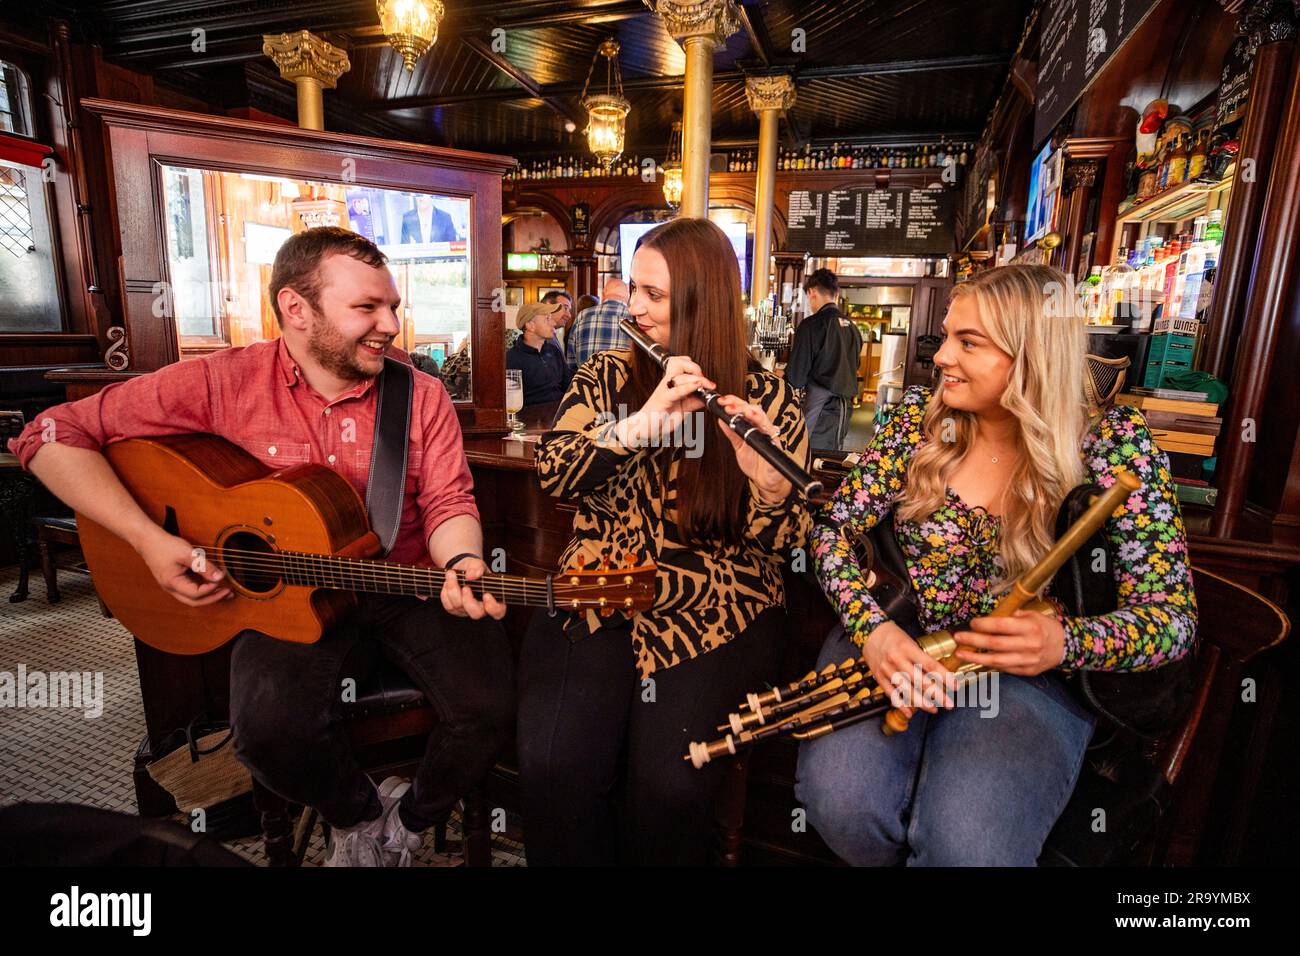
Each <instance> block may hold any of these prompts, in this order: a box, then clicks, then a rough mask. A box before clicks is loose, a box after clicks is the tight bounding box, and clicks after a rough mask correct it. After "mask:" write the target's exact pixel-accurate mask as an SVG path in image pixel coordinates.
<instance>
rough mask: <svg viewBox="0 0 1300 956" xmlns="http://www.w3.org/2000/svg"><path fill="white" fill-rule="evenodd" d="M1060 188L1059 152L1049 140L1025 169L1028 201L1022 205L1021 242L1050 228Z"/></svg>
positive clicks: (1035, 236)
mask: <svg viewBox="0 0 1300 956" xmlns="http://www.w3.org/2000/svg"><path fill="white" fill-rule="evenodd" d="M1060 188H1061V154H1060V153H1055V154H1054V153H1053V152H1052V144H1051V143H1050V142H1049V143H1048V144H1047V145H1046V146H1044V147H1043V151H1042V152H1041V153H1039V154H1038V156H1037V157H1035V158H1034V164H1033V166H1031V167H1030V170H1029V204H1028V206H1027V207H1026V208H1025V245H1026V246H1028V245H1029V244H1030V243H1031V242H1035V241H1037V240H1039V239H1041V238H1042V237H1043V236H1045V235H1047V234H1048V233H1049V232H1051V231H1052V228H1053V225H1054V223H1055V220H1056V197H1057V196H1058V195H1060Z"/></svg>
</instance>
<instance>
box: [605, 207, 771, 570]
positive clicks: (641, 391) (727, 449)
mask: <svg viewBox="0 0 1300 956" xmlns="http://www.w3.org/2000/svg"><path fill="white" fill-rule="evenodd" d="M636 247H637V249H654V250H655V251H656V252H658V253H659V254H660V255H662V256H663V257H664V261H665V262H666V263H667V264H668V274H669V276H670V277H671V281H670V288H669V292H668V305H669V316H670V319H669V321H670V323H671V326H670V329H669V336H668V351H669V352H670V353H671V354H673V355H687V356H690V358H691V359H692V360H693V361H694V362H695V363H696V364H697V365H699V366H700V368H701V369H702V370H703V371H704V374H705V376H707V377H708V378H709V379H711V380H712V381H713V382H714V383H716V384H717V386H718V393H719V394H721V395H738V396H740V397H741V398H745V397H746V395H745V373H746V372H747V371H748V370H749V368H750V366H751V362H750V357H749V349H748V348H747V346H746V342H747V340H748V335H747V334H746V329H745V311H744V301H743V300H742V298H741V293H740V270H739V268H738V267H737V265H736V254H735V252H734V251H733V249H732V247H731V241H730V240H729V239H728V238H727V235H726V233H724V232H723V231H722V230H721V229H719V228H718V227H717V226H715V225H714V224H713V223H711V222H709V221H708V220H707V219H690V218H678V219H674V220H672V221H671V222H666V223H664V224H663V225H660V226H656V227H655V228H654V229H651V230H650V231H649V232H647V233H646V234H645V235H644V236H642V237H641V239H640V241H638V242H637V244H636ZM662 378H663V371H662V370H661V369H660V368H659V366H658V365H656V364H655V363H654V361H653V360H652V359H651V358H650V357H649V356H647V355H646V354H645V353H644V352H642V351H641V350H640V349H638V348H636V347H635V346H633V348H632V370H631V374H630V375H629V376H628V380H627V382H625V383H624V385H623V388H622V390H621V391H620V393H619V401H621V402H624V403H626V405H627V407H628V408H640V407H641V406H642V405H643V404H645V401H646V399H648V398H649V397H650V393H651V392H653V391H654V390H655V387H656V386H657V385H658V384H659V381H660V379H662ZM701 414H702V415H704V416H705V421H704V429H703V430H704V435H703V454H701V455H699V456H697V457H694V458H692V457H688V456H686V455H684V454H683V450H682V449H681V448H666V449H662V450H660V451H659V452H658V453H657V454H658V455H659V456H660V458H659V461H660V464H661V467H662V469H663V474H664V475H665V476H667V475H668V474H669V467H670V464H671V462H672V461H673V460H674V459H676V460H677V462H678V466H677V526H678V528H679V529H680V530H681V532H682V537H683V540H684V541H687V542H689V543H691V544H692V545H695V546H697V547H709V546H714V545H716V544H717V543H718V542H719V541H721V542H724V543H727V544H737V543H739V542H740V540H741V535H742V534H743V531H744V514H745V513H744V509H743V507H742V504H743V501H744V496H745V489H746V485H747V484H748V479H746V478H745V475H744V473H743V472H742V471H741V470H740V466H739V465H737V464H736V454H735V452H734V451H733V450H732V448H731V443H730V442H728V441H727V438H726V436H725V435H722V434H720V433H719V431H718V427H717V425H715V424H714V423H713V422H714V418H713V415H712V414H710V413H709V412H701ZM666 490H667V489H664V491H666Z"/></svg>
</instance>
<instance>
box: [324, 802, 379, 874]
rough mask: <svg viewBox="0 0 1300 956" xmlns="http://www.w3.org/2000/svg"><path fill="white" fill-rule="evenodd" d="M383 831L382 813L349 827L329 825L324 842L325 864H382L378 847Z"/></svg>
mask: <svg viewBox="0 0 1300 956" xmlns="http://www.w3.org/2000/svg"><path fill="white" fill-rule="evenodd" d="M383 833H384V815H383V814H382V813H381V814H380V815H379V816H378V817H376V818H375V819H374V820H367V821H365V822H364V823H358V824H357V825H356V826H351V827H330V835H329V840H328V841H327V842H326V844H325V863H324V865H325V866H376V867H378V866H383V865H384V854H383V851H382V850H380V848H379V843H380V840H381V839H382V838H383Z"/></svg>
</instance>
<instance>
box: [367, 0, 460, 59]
mask: <svg viewBox="0 0 1300 956" xmlns="http://www.w3.org/2000/svg"><path fill="white" fill-rule="evenodd" d="M377 6H378V8H379V26H380V29H382V30H383V31H384V36H386V37H387V38H388V43H389V45H390V46H392V48H393V49H394V50H396V51H397V52H398V53H400V54H401V55H402V62H403V63H404V64H405V65H406V71H407V72H408V73H409V72H411V71H412V70H414V69H415V61H416V60H418V59H419V58H420V57H421V56H423V55H424V53H425V51H426V50H428V49H429V47H431V46H433V45H434V44H435V43H437V42H438V25H439V24H440V23H442V16H443V14H444V13H445V12H446V7H444V6H443V5H442V2H441V0H378V3H377Z"/></svg>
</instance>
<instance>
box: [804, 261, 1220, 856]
mask: <svg viewBox="0 0 1300 956" xmlns="http://www.w3.org/2000/svg"><path fill="white" fill-rule="evenodd" d="M1070 290H1071V287H1070V286H1069V285H1068V284H1067V282H1066V279H1065V276H1064V275H1062V274H1061V273H1059V272H1057V271H1056V270H1054V269H1049V268H1047V267H1044V266H1009V267H1006V268H1001V269H995V270H992V271H990V272H987V273H985V274H984V275H982V276H979V277H978V278H976V279H974V280H972V281H970V282H967V283H965V284H963V285H959V286H957V288H956V290H955V292H954V295H953V299H952V303H951V305H950V307H949V310H948V314H947V318H946V319H945V321H944V341H943V346H942V348H941V349H940V350H939V352H938V353H937V354H936V355H935V359H934V360H935V364H936V366H938V368H939V370H940V371H941V372H942V373H943V378H942V382H941V384H939V385H938V387H937V388H936V389H935V390H934V391H931V390H929V389H925V388H912V389H909V390H907V392H906V393H905V394H904V397H903V399H902V402H901V403H900V404H899V405H898V406H897V407H896V408H895V409H893V411H892V414H891V415H890V416H889V418H888V419H887V420H886V421H885V422H884V423H883V424H882V425H881V426H880V428H879V429H878V431H877V432H876V434H875V435H874V437H873V438H872V440H871V442H870V444H869V445H868V446H867V449H866V453H865V455H864V456H863V459H862V460H861V462H860V463H859V464H858V465H857V466H856V467H855V468H854V470H853V471H852V472H851V473H850V474H849V476H848V477H847V478H846V479H845V481H844V483H843V484H842V485H841V486H840V488H839V489H838V490H837V491H836V493H835V495H834V496H833V498H832V499H831V500H830V501H829V502H828V503H827V504H826V506H825V507H824V508H823V509H822V510H821V511H820V513H819V514H818V515H817V516H815V525H814V528H813V532H812V547H813V556H814V565H815V568H816V572H817V576H818V578H819V580H820V582H821V585H822V588H823V589H824V590H825V592H826V594H827V595H828V596H829V598H830V600H831V602H832V604H834V605H835V607H836V608H837V610H838V612H839V616H840V619H841V621H842V623H843V628H842V629H839V628H837V629H836V630H835V631H833V632H832V633H831V635H830V636H829V637H828V639H827V642H826V645H825V646H824V647H823V650H822V656H821V660H820V662H819V663H818V667H821V666H823V665H825V664H826V663H828V662H831V661H841V660H844V659H845V658H847V657H850V656H853V655H861V656H862V657H863V658H864V659H865V661H866V663H867V665H868V666H869V667H870V669H871V672H872V674H873V675H874V676H875V678H876V679H877V680H878V681H880V682H881V686H883V687H885V688H886V689H889V690H891V692H893V691H896V692H897V693H899V694H902V695H903V697H902V698H901V699H902V701H904V702H906V703H908V704H910V705H911V706H908V707H904V708H903V710H904V713H905V714H908V715H909V716H912V717H913V719H912V725H911V729H910V730H909V731H908V732H907V733H905V734H900V735H896V736H892V737H891V736H886V735H884V734H882V733H881V732H880V725H879V721H878V720H871V721H865V722H863V723H861V724H857V725H855V726H853V727H851V728H847V729H845V730H843V731H841V732H839V733H834V734H830V735H828V736H826V737H823V738H821V739H818V740H815V741H811V742H808V743H805V744H803V745H802V746H801V748H800V754H799V769H798V786H797V790H796V793H797V795H798V797H799V799H800V800H801V801H802V802H803V803H804V805H805V806H806V807H807V810H808V819H809V821H810V822H811V823H812V824H813V825H814V826H815V827H816V829H817V831H818V832H819V833H820V834H821V836H822V837H823V838H824V839H825V840H826V842H827V844H828V845H829V846H830V847H831V848H832V849H833V850H834V851H835V852H836V853H837V854H839V855H840V856H841V857H843V858H844V859H845V860H847V861H849V862H851V863H854V864H859V865H875V866H887V865H896V864H900V863H906V864H909V865H1022V866H1033V865H1034V864H1035V862H1036V861H1037V859H1038V857H1039V853H1040V851H1041V850H1042V848H1043V845H1044V842H1045V840H1046V838H1047V836H1048V834H1049V832H1050V831H1051V829H1052V826H1053V824H1054V823H1055V821H1056V820H1057V818H1058V817H1059V816H1060V814H1061V811H1062V810H1063V809H1064V807H1065V804H1066V802H1067V801H1068V799H1069V797H1070V795H1071V792H1072V791H1073V789H1074V785H1075V782H1076V780H1077V778H1078V775H1079V772H1080V768H1081V765H1082V762H1083V758H1084V751H1085V749H1086V748H1087V746H1088V742H1089V739H1090V737H1091V736H1092V731H1093V727H1094V715H1093V713H1092V712H1091V711H1090V710H1089V709H1088V708H1087V707H1085V706H1084V705H1083V704H1082V703H1081V702H1080V700H1079V699H1077V698H1076V697H1075V695H1074V693H1073V691H1072V689H1071V688H1070V687H1069V686H1067V684H1066V681H1065V679H1064V678H1065V675H1066V674H1067V673H1068V672H1070V671H1078V670H1103V671H1135V670H1144V669H1150V668H1157V667H1160V666H1161V665H1163V664H1167V663H1169V662H1171V661H1174V660H1176V659H1178V658H1180V657H1181V656H1183V655H1184V654H1186V653H1187V652H1188V650H1189V649H1190V648H1191V647H1192V643H1193V640H1194V635H1195V628H1196V602H1195V597H1194V595H1193V593H1192V579H1191V571H1190V568H1189V565H1188V558H1187V539H1186V534H1185V532H1184V529H1183V523H1182V519H1181V516H1180V514H1179V510H1178V502H1177V499H1176V498H1175V495H1174V486H1173V482H1172V479H1171V477H1170V474H1169V467H1168V459H1167V458H1166V456H1165V454H1164V453H1163V452H1162V451H1161V450H1160V449H1159V448H1158V447H1156V445H1155V443H1154V442H1153V441H1152V437H1151V432H1150V431H1149V429H1148V428H1147V425H1146V422H1145V421H1144V419H1143V418H1142V415H1141V414H1140V413H1139V412H1138V411H1137V410H1136V409H1133V408H1131V407H1126V406H1112V407H1110V408H1109V409H1107V410H1105V411H1104V412H1101V413H1099V414H1093V413H1091V412H1090V410H1089V406H1088V403H1087V401H1086V398H1085V391H1084V381H1083V377H1084V375H1085V374H1086V370H1085V364H1084V363H1085V359H1084V340H1083V336H1084V332H1083V325H1082V321H1081V319H1080V318H1078V317H1077V316H1076V315H1075V314H1074V310H1073V309H1071V308H1069V307H1068V305H1065V304H1064V303H1066V302H1067V298H1068V296H1070V295H1072V292H1071V291H1070ZM1116 468H1124V469H1127V470H1129V471H1130V472H1132V473H1133V474H1134V475H1135V476H1136V477H1137V478H1138V479H1140V480H1141V482H1142V488H1141V489H1140V490H1139V491H1135V492H1134V493H1133V494H1132V495H1130V496H1129V498H1128V499H1127V502H1126V503H1125V504H1124V506H1123V507H1122V509H1120V510H1118V511H1117V512H1115V513H1114V514H1113V515H1112V516H1111V517H1110V518H1109V519H1108V521H1107V522H1106V525H1105V526H1104V536H1105V539H1106V541H1107V551H1108V553H1107V554H1105V555H1103V556H1102V558H1103V559H1104V560H1105V561H1106V562H1108V563H1107V565H1106V568H1107V569H1108V570H1109V571H1110V573H1111V574H1112V576H1113V579H1114V582H1115V585H1116V591H1117V595H1118V603H1119V606H1118V608H1117V609H1116V610H1114V611H1113V612H1111V613H1107V614H1101V615H1098V616H1094V617H1071V616H1068V615H1066V614H1065V613H1064V609H1063V607H1062V606H1061V605H1060V604H1059V603H1058V604H1056V605H1055V606H1056V608H1057V611H1058V613H1056V614H1054V615H1044V614H1040V613H1037V612H1032V611H1019V612H1017V613H1016V614H1015V615H1014V616H1009V617H988V616H985V615H987V614H988V613H989V611H990V610H991V609H992V608H993V607H994V605H995V604H996V599H997V593H998V591H999V588H1000V587H1001V586H1002V585H1003V584H1005V583H1008V582H1010V581H1012V580H1014V579H1015V578H1016V577H1017V576H1019V575H1020V574H1021V573H1022V572H1024V571H1025V570H1027V569H1028V568H1030V567H1032V566H1033V565H1034V563H1035V562H1036V561H1037V559H1038V558H1040V557H1041V556H1042V555H1043V554H1044V553H1045V552H1046V551H1047V549H1048V548H1049V547H1050V545H1051V543H1052V532H1053V522H1054V519H1055V516H1056V514H1057V510H1058V508H1059V507H1060V505H1061V502H1062V501H1063V499H1064V498H1065V496H1066V495H1067V494H1068V493H1069V492H1070V490H1071V489H1072V488H1074V487H1075V486H1076V485H1079V484H1081V483H1085V482H1096V483H1098V484H1100V485H1102V486H1104V487H1109V486H1110V485H1111V484H1112V483H1113V482H1114V477H1113V476H1112V471H1113V470H1114V469H1116ZM891 508H892V521H893V529H894V533H895V535H896V537H897V539H898V542H899V545H900V547H901V550H902V552H903V554H904V556H905V558H906V562H907V569H908V573H909V575H910V578H911V581H912V584H913V586H914V588H915V592H916V603H917V604H918V606H919V616H920V622H921V625H922V626H923V627H924V628H925V630H926V631H927V632H933V631H936V630H939V629H944V628H959V630H957V632H956V633H955V637H956V639H957V642H958V647H959V650H958V653H957V657H958V658H959V659H960V660H962V661H967V662H980V663H983V664H984V665H986V666H987V667H990V668H993V669H995V670H997V671H999V672H1000V673H999V674H998V675H997V676H998V682H997V685H996V687H997V696H996V700H995V703H996V705H997V709H996V716H994V717H991V718H990V717H989V716H988V714H989V713H992V712H993V708H992V707H990V708H987V713H985V712H982V711H981V710H980V709H977V708H975V707H957V708H953V707H952V704H953V702H954V694H953V690H954V687H953V682H952V677H951V675H950V674H949V673H948V672H947V671H946V670H945V669H944V668H943V667H942V666H941V665H940V664H938V663H937V662H936V661H934V660H932V659H931V658H930V657H928V656H927V655H926V654H924V653H923V652H922V651H921V649H920V648H919V647H918V645H917V643H916V642H915V641H914V640H912V639H911V638H910V637H909V636H908V635H907V634H906V633H905V632H904V631H903V630H902V629H901V628H900V627H899V626H898V625H897V624H894V623H893V622H891V621H890V620H888V619H887V618H886V617H885V615H884V614H883V613H882V612H881V609H880V607H879V605H878V604H877V603H876V601H875V600H874V599H873V598H872V595H871V592H870V591H869V590H868V588H867V587H866V584H865V583H864V580H863V574H862V571H861V569H860V568H859V566H858V563H857V560H856V559H855V557H854V554H853V551H852V549H851V547H850V546H849V541H851V540H853V539H854V538H855V537H856V536H857V535H859V534H861V533H862V532H864V531H865V530H867V529H870V528H871V527H872V526H874V525H875V524H876V523H877V522H879V521H880V520H881V519H882V518H883V517H885V516H886V515H887V514H891ZM1088 560H1089V562H1091V561H1093V560H1096V559H1095V558H1094V557H1093V556H1091V555H1090V556H1089V557H1088ZM1049 597H1050V595H1049ZM963 622H970V623H969V626H963ZM959 626H960V627H959ZM918 675H923V676H920V678H919V680H918ZM918 684H919V685H920V686H917V685H918ZM940 710H943V711H944V712H943V713H939V711H940ZM914 711H915V713H914Z"/></svg>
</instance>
